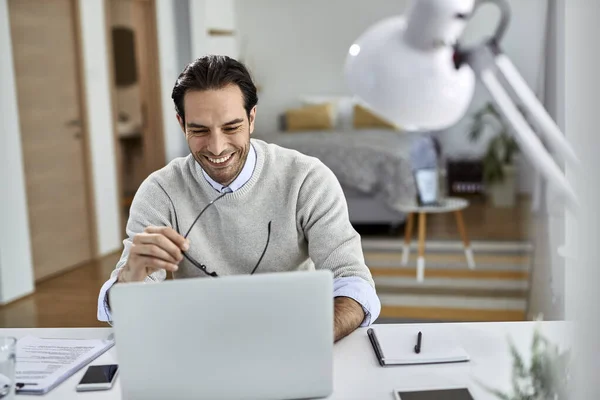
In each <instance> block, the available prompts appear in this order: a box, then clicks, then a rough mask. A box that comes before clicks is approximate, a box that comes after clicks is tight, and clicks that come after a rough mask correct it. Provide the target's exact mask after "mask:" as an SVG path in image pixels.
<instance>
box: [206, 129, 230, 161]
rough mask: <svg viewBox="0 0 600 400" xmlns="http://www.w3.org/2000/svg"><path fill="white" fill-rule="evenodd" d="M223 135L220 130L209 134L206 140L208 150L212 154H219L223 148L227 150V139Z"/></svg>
mask: <svg viewBox="0 0 600 400" xmlns="http://www.w3.org/2000/svg"><path fill="white" fill-rule="evenodd" d="M224 136H225V135H223V133H222V132H215V133H213V134H212V135H210V138H209V140H208V151H210V152H211V153H212V154H213V155H214V156H220V155H221V153H223V152H224V151H225V150H227V141H226V140H225V137H224Z"/></svg>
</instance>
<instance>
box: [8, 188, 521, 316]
mask: <svg viewBox="0 0 600 400" xmlns="http://www.w3.org/2000/svg"><path fill="white" fill-rule="evenodd" d="M529 204H530V202H529V201H528V200H527V199H520V201H519V204H518V206H517V207H515V208H508V209H495V208H493V207H490V206H489V205H488V204H486V203H485V202H483V201H482V200H476V199H474V200H473V201H472V204H471V206H470V207H469V208H468V209H467V210H465V211H464V219H465V224H466V226H467V229H468V234H469V236H470V238H471V239H473V240H526V239H528V238H529V237H530V236H529V235H530V232H531V218H530V217H529V215H530V212H529ZM367 231H368V230H367ZM361 234H362V235H367V234H368V233H365V232H362V230H361ZM373 234H374V235H377V236H379V235H381V234H382V233H381V232H379V233H377V232H375V233H373ZM395 235H397V236H398V238H399V240H401V238H402V232H396V233H395ZM427 238H428V239H458V233H457V230H456V222H455V220H454V216H453V215H452V214H441V215H430V216H428V220H427ZM119 256H120V252H117V253H115V254H112V255H110V256H107V257H105V258H104V259H102V260H100V261H95V262H91V263H88V264H85V265H82V266H80V267H78V268H75V269H73V270H72V271H70V272H67V273H65V274H63V275H61V276H58V277H55V278H52V279H49V280H46V281H44V282H41V283H38V284H37V287H36V291H35V293H34V294H33V295H30V296H27V297H25V298H23V299H20V300H17V301H15V302H13V303H11V304H8V305H5V306H2V307H0V327H96V326H108V325H107V324H106V323H102V322H98V320H97V319H96V307H97V300H98V293H99V291H100V288H101V286H102V284H103V283H104V282H105V281H106V280H107V279H108V277H109V275H110V272H111V271H112V270H113V269H114V266H115V264H116V263H117V261H118V259H119Z"/></svg>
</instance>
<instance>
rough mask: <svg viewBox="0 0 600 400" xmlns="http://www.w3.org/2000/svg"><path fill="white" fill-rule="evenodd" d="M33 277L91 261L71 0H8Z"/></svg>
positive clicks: (40, 277)
mask: <svg viewBox="0 0 600 400" xmlns="http://www.w3.org/2000/svg"><path fill="white" fill-rule="evenodd" d="M8 6H9V16H10V23H11V35H12V43H13V57H14V64H15V74H16V86H17V97H18V106H19V118H20V124H21V140H22V148H23V159H24V169H25V179H26V186H27V202H28V210H29V226H30V232H31V233H30V234H31V243H32V253H33V263H34V273H35V279H36V280H40V279H42V278H47V277H49V276H52V275H56V274H58V273H60V272H62V271H64V270H66V269H69V268H71V267H73V266H75V265H77V264H80V263H82V262H85V261H89V260H90V259H91V258H92V256H93V250H92V234H91V226H92V221H91V218H90V210H91V207H90V197H89V191H88V184H90V183H89V182H88V179H87V178H88V176H89V175H88V173H87V168H86V156H85V154H86V152H85V151H84V150H85V142H84V141H85V136H84V131H83V128H84V123H83V109H82V105H81V98H82V90H81V85H80V83H81V79H80V68H79V62H80V58H79V50H78V36H77V35H78V25H77V24H76V16H77V13H76V11H77V9H76V4H75V3H74V0H51V1H48V0H9V2H8Z"/></svg>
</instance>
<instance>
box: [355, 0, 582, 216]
mask: <svg viewBox="0 0 600 400" xmlns="http://www.w3.org/2000/svg"><path fill="white" fill-rule="evenodd" d="M488 1H489V2H492V3H495V4H496V5H497V6H498V7H499V8H500V10H501V19H500V23H499V26H498V28H497V30H496V32H495V34H494V35H493V36H492V37H491V38H489V39H488V40H486V41H484V42H483V43H481V44H479V45H477V46H474V47H473V48H469V49H467V48H462V47H461V46H460V44H459V43H458V41H459V37H460V35H461V34H462V32H463V31H464V29H465V26H466V24H467V22H468V20H469V19H470V18H471V17H472V15H473V12H474V11H475V9H476V8H477V7H478V6H480V5H481V4H482V3H484V2H488ZM509 18H510V10H509V7H508V4H507V3H506V1H505V0H482V1H476V0H412V2H411V4H410V6H409V7H408V10H407V13H406V16H395V17H390V18H387V19H385V20H382V21H380V22H378V23H376V24H375V25H373V26H371V27H370V28H369V29H368V30H367V31H365V32H364V33H363V34H362V35H361V36H360V37H359V38H358V40H356V41H355V42H354V44H352V46H350V49H349V51H348V55H347V59H346V65H345V76H346V80H347V82H348V84H349V86H350V89H351V90H352V91H353V92H354V93H355V94H356V95H357V96H358V97H360V98H362V99H363V100H364V101H365V102H366V103H367V104H368V105H369V106H370V108H372V110H373V111H374V112H376V113H378V114H380V115H381V116H382V117H384V118H386V119H388V120H390V121H392V122H394V123H395V124H397V125H398V126H401V127H403V128H404V129H407V130H411V131H422V130H428V131H430V130H439V129H444V128H447V127H450V126H451V125H453V124H455V123H456V122H458V121H459V120H460V119H461V118H462V116H463V115H464V114H465V113H466V112H467V108H468V106H469V104H470V103H471V100H472V98H473V93H474V89H475V80H476V79H479V80H480V81H481V82H482V83H483V84H484V86H485V87H486V88H487V90H488V91H489V93H490V95H491V97H492V99H493V101H494V102H495V104H496V105H497V106H498V110H499V112H500V113H501V114H502V115H503V116H504V118H506V120H507V121H508V122H509V123H510V124H511V126H512V128H513V130H514V132H515V140H516V141H517V143H518V144H519V146H520V147H521V149H522V151H523V153H524V154H525V155H527V156H528V158H529V159H530V161H531V163H532V164H533V165H534V167H536V168H537V169H538V170H539V172H540V173H541V174H542V175H543V176H544V177H545V178H546V180H547V181H548V183H550V184H553V185H554V186H555V187H556V188H557V189H558V191H559V194H561V195H562V196H563V197H564V199H565V202H566V204H567V206H568V207H569V208H570V209H571V210H572V211H576V210H577V208H578V202H577V197H576V195H575V192H574V191H573V189H572V188H571V185H570V184H569V182H568V181H567V179H566V178H565V176H564V174H563V172H562V171H561V169H560V168H559V167H558V165H557V164H556V163H555V162H554V160H553V158H552V156H551V155H550V154H549V153H548V152H547V151H546V148H545V147H544V145H543V144H542V142H541V141H540V139H539V138H538V136H537V135H536V134H535V133H534V132H533V130H532V129H531V127H530V126H529V124H528V123H527V121H526V120H525V118H524V117H523V115H522V114H521V113H520V111H519V110H518V108H517V107H516V106H515V104H514V103H513V102H512V100H511V98H510V96H509V95H508V93H507V92H506V91H505V90H504V88H503V86H502V84H501V83H500V81H499V80H498V78H497V77H496V75H497V74H499V75H502V76H503V77H504V80H505V81H506V82H507V83H508V85H509V86H510V88H511V89H512V91H513V93H514V95H515V96H516V97H517V98H518V99H519V100H520V101H521V102H522V105H523V106H524V108H525V109H526V110H527V111H528V112H529V114H530V115H531V116H532V117H533V118H534V119H535V122H534V123H535V124H536V126H537V127H538V128H539V130H540V133H541V134H543V135H544V137H545V139H546V140H547V142H548V144H549V146H550V147H551V148H552V149H553V150H554V151H555V152H556V153H557V154H558V155H559V156H561V157H562V158H563V160H564V161H565V162H568V163H571V164H572V166H574V167H579V164H580V163H579V160H578V158H577V156H576V154H575V152H574V150H573V149H572V147H571V146H570V144H569V143H568V142H567V141H566V139H565V137H564V135H563V134H562V132H561V131H560V129H559V128H558V126H557V125H556V124H555V123H554V121H553V120H552V118H551V117H550V116H549V115H548V113H547V112H546V110H545V109H544V107H543V106H542V105H541V104H540V103H539V102H538V100H537V98H536V96H535V94H534V93H533V92H532V91H531V90H530V89H529V87H528V86H527V84H526V83H525V80H524V79H523V78H522V77H521V75H520V74H519V72H518V71H517V69H516V68H515V66H514V65H513V64H512V62H511V61H510V60H509V58H508V57H507V56H506V55H504V54H503V53H502V51H501V49H500V40H501V39H502V36H503V35H504V32H505V30H506V28H507V26H508V22H509Z"/></svg>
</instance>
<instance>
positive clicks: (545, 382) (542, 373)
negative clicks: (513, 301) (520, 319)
mask: <svg viewBox="0 0 600 400" xmlns="http://www.w3.org/2000/svg"><path fill="white" fill-rule="evenodd" d="M509 345H510V352H511V355H512V359H513V363H512V365H513V370H512V381H511V383H512V391H513V393H512V394H509V393H504V392H502V391H500V390H498V389H493V388H490V387H489V386H487V385H484V384H481V383H480V384H481V385H482V386H483V387H484V388H485V389H486V390H487V391H489V392H490V393H492V394H494V395H495V396H496V397H498V398H499V399H502V400H567V386H568V379H569V362H570V352H569V351H564V352H560V351H559V350H558V347H557V346H555V345H553V344H552V343H551V342H550V341H549V340H548V339H547V338H545V337H544V336H543V335H542V334H541V333H540V332H539V328H538V327H536V329H535V331H534V334H533V341H532V345H531V353H532V356H531V361H530V365H529V367H528V366H527V365H526V364H525V361H524V359H523V357H522V356H521V355H520V354H519V352H518V351H517V349H516V347H515V345H514V343H513V342H512V341H509Z"/></svg>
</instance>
